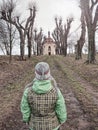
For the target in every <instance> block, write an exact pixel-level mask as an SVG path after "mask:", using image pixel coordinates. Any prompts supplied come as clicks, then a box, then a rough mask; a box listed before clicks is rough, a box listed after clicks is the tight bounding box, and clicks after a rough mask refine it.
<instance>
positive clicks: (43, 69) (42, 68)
mask: <svg viewBox="0 0 98 130" xmlns="http://www.w3.org/2000/svg"><path fill="white" fill-rule="evenodd" d="M50 77H51V74H50V68H49V65H48V64H47V63H46V62H39V63H38V64H37V65H36V66H35V78H36V79H38V80H48V79H50Z"/></svg>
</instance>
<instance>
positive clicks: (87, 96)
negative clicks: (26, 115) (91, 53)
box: [0, 56, 98, 130]
mask: <svg viewBox="0 0 98 130" xmlns="http://www.w3.org/2000/svg"><path fill="white" fill-rule="evenodd" d="M85 60H86V56H83V59H81V60H79V61H76V60H75V58H74V56H67V57H64V56H35V57H32V58H31V59H26V61H19V60H18V57H13V61H12V63H11V64H9V62H8V57H4V56H1V57H0V130H28V128H27V126H26V125H25V124H24V123H23V122H22V115H21V112H20V101H21V97H22V94H23V91H24V88H25V85H26V84H27V83H29V82H30V81H32V80H33V78H34V66H35V65H36V63H38V62H39V61H45V62H47V63H49V65H50V69H51V74H52V75H53V77H54V78H55V79H56V81H57V83H58V87H59V88H60V90H61V91H62V93H63V95H64V98H65V102H66V106H67V113H68V119H67V122H65V123H64V124H63V125H62V126H61V128H60V130H98V56H96V64H90V65H87V64H84V62H85Z"/></svg>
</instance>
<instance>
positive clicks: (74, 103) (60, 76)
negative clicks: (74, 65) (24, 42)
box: [51, 59, 95, 130]
mask: <svg viewBox="0 0 98 130" xmlns="http://www.w3.org/2000/svg"><path fill="white" fill-rule="evenodd" d="M57 61H58V62H59V60H56V61H55V59H51V62H52V66H51V69H52V74H53V76H54V77H55V79H56V81H57V83H58V86H59V88H60V89H61V91H62V93H63V95H64V98H65V101H66V105H67V112H68V119H67V122H66V123H65V124H64V125H63V126H62V127H61V129H60V130H64V129H66V130H95V129H94V127H93V126H92V124H91V123H90V122H89V121H88V115H87V114H86V113H84V110H83V109H82V107H81V103H80V102H79V101H78V99H77V98H76V95H75V94H74V92H73V91H72V89H71V86H70V85H71V84H70V83H69V81H68V80H67V76H66V74H64V73H63V72H62V71H61V69H60V67H59V65H58V64H57ZM89 118H90V117H89Z"/></svg>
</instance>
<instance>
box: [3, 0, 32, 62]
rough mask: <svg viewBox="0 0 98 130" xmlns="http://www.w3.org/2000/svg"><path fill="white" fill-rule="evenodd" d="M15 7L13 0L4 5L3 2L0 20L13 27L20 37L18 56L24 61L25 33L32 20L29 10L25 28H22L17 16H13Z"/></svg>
mask: <svg viewBox="0 0 98 130" xmlns="http://www.w3.org/2000/svg"><path fill="white" fill-rule="evenodd" d="M15 7H16V3H15V2H14V1H13V0H9V1H7V2H6V3H5V2H4V1H3V4H2V6H1V19H3V20H5V21H7V22H8V23H10V24H12V25H14V26H15V27H16V28H17V30H18V32H19V36H20V55H21V59H22V60H23V59H24V54H25V52H24V47H25V38H26V35H27V32H28V30H29V28H30V27H31V25H30V24H31V23H32V20H33V13H32V11H33V10H31V9H30V16H29V17H28V18H27V20H26V22H25V26H22V23H21V22H20V17H19V16H13V12H14V9H15Z"/></svg>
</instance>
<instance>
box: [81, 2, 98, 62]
mask: <svg viewBox="0 0 98 130" xmlns="http://www.w3.org/2000/svg"><path fill="white" fill-rule="evenodd" d="M80 5H81V9H82V10H83V11H84V16H85V20H86V24H87V33H88V59H87V63H94V62H95V60H96V59H95V31H96V26H97V22H98V0H80Z"/></svg>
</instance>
